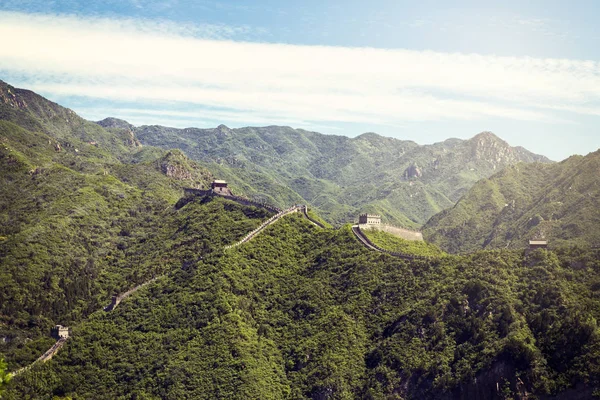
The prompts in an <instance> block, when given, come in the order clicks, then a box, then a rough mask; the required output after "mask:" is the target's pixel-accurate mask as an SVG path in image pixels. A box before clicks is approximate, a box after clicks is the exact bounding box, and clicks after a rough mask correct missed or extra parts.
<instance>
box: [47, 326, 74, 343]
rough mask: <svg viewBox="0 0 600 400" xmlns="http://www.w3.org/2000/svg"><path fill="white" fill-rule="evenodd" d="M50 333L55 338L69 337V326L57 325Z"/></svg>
mask: <svg viewBox="0 0 600 400" xmlns="http://www.w3.org/2000/svg"><path fill="white" fill-rule="evenodd" d="M50 334H51V335H52V337H53V338H54V339H57V340H58V339H67V338H68V337H69V327H67V326H62V325H55V326H54V328H52V330H51V332H50Z"/></svg>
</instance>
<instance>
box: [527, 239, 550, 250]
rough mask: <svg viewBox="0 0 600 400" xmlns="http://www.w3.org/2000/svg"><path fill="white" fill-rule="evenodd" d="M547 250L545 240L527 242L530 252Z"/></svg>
mask: <svg viewBox="0 0 600 400" xmlns="http://www.w3.org/2000/svg"><path fill="white" fill-rule="evenodd" d="M547 248H548V241H547V240H543V239H536V240H530V241H529V249H530V250H535V249H547Z"/></svg>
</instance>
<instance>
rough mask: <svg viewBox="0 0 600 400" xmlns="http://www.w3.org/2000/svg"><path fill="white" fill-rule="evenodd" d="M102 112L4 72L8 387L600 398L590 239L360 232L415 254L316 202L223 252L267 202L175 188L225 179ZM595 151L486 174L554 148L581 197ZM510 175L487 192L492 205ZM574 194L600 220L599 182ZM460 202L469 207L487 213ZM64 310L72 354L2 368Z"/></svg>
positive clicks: (1, 170) (134, 395) (19, 390)
mask: <svg viewBox="0 0 600 400" xmlns="http://www.w3.org/2000/svg"><path fill="white" fill-rule="evenodd" d="M109 122H110V123H109ZM104 125H106V126H100V125H98V124H94V123H91V122H89V121H85V120H83V119H81V118H79V117H78V116H77V115H76V114H75V113H74V112H72V111H71V110H68V109H64V108H62V107H60V106H59V105H57V104H54V103H51V102H49V101H47V100H46V99H43V98H41V97H40V96H37V95H36V94H34V93H32V92H28V91H23V90H20V89H15V88H12V87H10V86H8V85H4V84H2V85H0V183H1V185H2V188H3V190H2V191H0V222H1V223H0V392H2V391H3V392H2V396H3V398H6V399H38V398H41V399H61V398H65V399H67V398H70V399H106V398H111V399H112V398H115V399H158V398H162V399H185V398H206V399H213V398H222V399H236V398H239V399H249V398H250V399H281V398H289V399H302V398H308V399H318V400H320V399H350V398H365V399H471V398H478V399H509V398H521V399H524V398H534V397H536V398H540V399H550V398H557V399H567V398H569V399H570V398H581V399H584V398H590V397H591V396H592V395H593V394H597V388H598V387H599V385H600V336H599V333H600V331H599V330H598V327H597V319H598V318H599V317H600V315H599V314H600V295H599V291H600V279H599V278H598V277H599V276H600V275H599V272H600V257H599V254H598V249H597V248H595V247H593V246H591V245H590V243H589V241H588V240H587V237H586V236H585V235H583V234H581V235H579V236H577V232H575V233H576V236H575V237H576V238H579V239H581V240H574V241H569V240H565V241H563V242H558V243H554V244H553V246H551V247H550V248H549V249H539V250H535V251H530V250H525V249H524V248H523V247H524V243H523V244H522V245H519V246H515V248H508V249H506V248H504V249H494V250H480V249H481V247H483V246H476V247H475V248H472V249H469V250H473V251H472V252H470V253H464V252H463V253H461V254H449V253H446V252H444V251H443V250H448V248H447V246H446V243H445V242H442V243H440V245H441V247H442V249H443V250H442V249H440V248H438V247H437V246H436V245H435V244H431V243H427V242H407V241H404V240H402V239H399V238H396V237H393V236H391V235H389V234H387V233H384V232H377V231H369V230H366V231H365V233H366V235H367V236H368V237H369V239H370V240H371V241H372V242H373V243H376V244H377V245H378V246H380V247H382V248H385V249H388V250H390V251H394V252H400V253H405V254H413V255H418V256H424V257H423V258H422V259H420V258H419V259H414V260H408V259H404V258H401V257H393V256H391V255H388V254H384V253H380V252H377V251H374V250H371V249H367V248H366V247H364V246H363V245H362V244H361V243H360V242H359V241H358V240H357V239H356V238H355V237H354V236H353V233H352V231H351V227H350V226H349V225H342V226H340V227H338V228H336V229H334V228H332V226H331V225H329V224H327V222H326V221H324V220H323V219H322V218H321V216H320V214H319V213H318V212H317V211H315V209H314V208H312V209H311V210H309V212H308V215H309V216H310V218H312V219H314V220H317V221H319V222H320V223H322V224H323V226H325V228H322V227H319V226H316V225H315V224H313V223H311V222H310V221H309V220H308V219H306V218H305V217H304V215H303V213H296V214H291V215H287V216H285V217H282V218H281V219H279V220H277V222H275V223H273V224H271V225H269V226H268V227H267V228H266V229H264V230H263V231H262V232H261V233H260V234H259V235H257V236H256V237H254V238H253V239H252V240H251V241H249V242H247V243H244V244H243V245H240V246H237V247H234V248H229V249H227V250H226V249H225V246H227V245H230V244H233V243H236V242H237V241H239V240H240V239H241V238H243V237H244V236H245V235H246V234H247V233H248V232H250V231H252V230H253V229H255V228H256V227H258V226H259V225H261V223H263V222H264V221H267V220H269V218H271V217H272V216H273V213H272V212H270V211H267V210H265V209H263V208H257V207H248V206H243V205H240V204H238V203H235V202H232V201H230V200H226V199H224V198H220V197H218V196H216V197H211V196H205V197H201V196H187V197H184V191H183V188H185V187H198V188H206V187H208V184H209V183H210V182H211V180H212V179H213V178H214V175H213V174H212V173H211V172H210V171H209V170H207V169H206V168H205V167H203V166H201V165H199V164H197V163H196V162H194V161H193V160H190V159H189V158H188V157H187V156H186V155H185V154H184V153H183V152H182V151H181V150H165V149H160V148H156V147H152V146H141V145H140V143H139V141H138V140H137V138H136V137H135V134H134V133H133V131H132V130H131V127H130V126H128V125H123V124H121V123H119V122H118V121H112V122H111V121H108V122H106V121H105V124H104ZM588 157H590V156H588ZM594 157H596V156H594V155H593V156H591V158H576V159H573V160H572V161H569V162H565V163H561V164H540V163H538V164H527V165H535V166H543V167H539V168H538V169H535V170H530V169H529V167H528V166H525V165H523V164H519V165H518V166H517V167H514V168H513V169H508V170H506V171H505V172H500V173H499V174H498V175H495V176H494V177H492V178H490V180H484V181H481V182H480V183H478V184H477V185H476V186H475V188H474V189H473V190H475V191H476V192H475V193H483V192H485V190H484V191H483V192H482V189H480V187H481V186H482V185H483V186H485V187H489V186H490V185H491V184H490V183H489V182H497V181H500V182H502V181H503V179H504V180H505V181H508V182H517V181H518V180H519V179H521V178H520V172H519V171H533V172H530V173H531V174H537V173H543V171H554V170H556V169H558V168H562V167H561V165H563V164H564V165H573V167H572V168H571V169H569V171H571V172H573V171H576V172H577V174H575V176H576V177H577V179H575V180H574V182H576V183H577V184H573V185H572V187H573V188H574V191H575V192H580V190H579V188H580V187H587V188H590V190H591V188H594V187H595V186H594V183H595V182H596V180H597V178H596V177H595V176H596V175H593V174H592V172H594V168H593V166H594V165H596V164H594V163H595V162H596V161H595V159H596V158H594ZM588 160H591V161H588ZM588 162H589V164H586V163H588ZM583 165H590V166H591V167H590V168H587V169H584V168H582V167H581V166H583ZM536 168H537V167H536ZM569 173H570V172H568V173H567V172H565V175H564V176H565V177H566V178H565V179H567V178H568V177H570V176H574V175H572V174H571V175H569ZM550 175H551V174H550ZM550 175H549V176H550ZM536 176H537V175H536ZM590 176H591V177H590ZM503 177H504V178H503ZM534 178H535V176H534ZM532 179H533V178H532ZM533 181H540V179H538V178H535V179H533ZM494 184H495V183H494ZM515 185H516V183H515ZM500 186H502V185H500V184H498V187H500ZM515 187H516V186H515ZM538 189H539V190H540V192H543V185H542V183H541V182H540V184H539V188H538ZM502 190H504V189H501V188H498V189H493V190H492V192H493V193H495V196H496V197H494V196H488V195H482V198H491V199H493V201H494V202H497V203H498V204H500V203H501V202H503V201H505V200H503V199H500V197H498V196H500V194H499V193H504V192H502ZM536 193H537V192H536ZM585 193H587V192H585ZM593 193H596V192H593ZM559 194H560V192H557V193H554V192H552V193H548V196H547V197H548V198H551V199H552V201H560V200H557V199H558V195H559ZM471 198H473V195H472V194H467V195H466V196H465V197H464V198H463V200H461V201H460V202H459V203H458V205H457V206H456V208H457V209H460V207H465V206H464V204H463V205H461V204H462V203H461V202H463V203H464V202H465V201H466V200H468V199H471ZM499 199H500V200H499ZM532 199H533V197H532ZM576 200H578V201H579V203H573V204H579V205H585V206H586V207H578V210H581V211H582V212H588V213H592V214H593V215H595V217H596V218H597V209H596V210H594V208H593V207H587V205H589V204H593V203H590V202H591V201H594V198H593V196H589V195H588V196H587V197H586V196H585V195H584V196H580V197H577V199H576ZM564 201H566V200H564ZM532 202H534V203H535V204H541V203H540V202H536V201H534V200H532ZM494 204H495V203H494ZM573 207H576V205H573ZM465 209H466V210H468V211H469V212H470V216H471V217H472V218H477V215H479V214H480V213H483V212H488V211H489V210H492V208H485V207H484V209H482V210H476V209H473V208H465ZM453 212H454V211H453ZM528 212H529V211H528ZM531 212H534V211H531ZM594 212H595V213H596V214H594ZM447 213H450V211H449V212H447ZM465 213H467V214H468V212H467V211H465ZM443 215H450V214H443ZM486 215H487V214H486ZM511 215H513V216H514V215H516V214H510V215H507V216H506V221H508V219H509V217H510V216H511ZM553 215H558V214H553ZM544 218H546V217H545V214H544ZM553 218H554V217H553ZM569 218H570V217H569ZM503 221H504V220H503ZM506 221H505V222H506ZM506 224H508V222H506ZM539 225H540V226H545V225H544V224H539ZM450 250H455V249H452V248H451V249H450ZM148 281H151V282H150V283H149V284H147V285H146V286H144V287H143V288H141V289H140V290H138V291H136V292H135V293H133V294H132V295H131V296H129V297H127V298H125V299H124V300H123V301H122V302H121V303H120V304H119V306H118V307H116V308H115V309H114V310H112V311H104V310H103V308H104V307H105V306H106V305H108V304H109V302H110V301H111V297H112V296H113V295H116V294H121V293H124V292H126V291H128V290H130V289H131V288H133V287H135V286H136V285H139V284H141V283H143V282H148ZM56 324H62V325H66V326H68V327H69V328H70V331H71V334H70V338H69V339H68V340H67V341H66V343H65V345H64V346H63V347H62V349H61V350H60V351H59V352H58V353H57V354H56V355H55V356H54V357H53V358H52V359H51V360H49V361H47V362H38V363H35V364H34V365H33V367H32V368H31V369H29V370H27V371H25V372H23V373H20V374H17V375H14V376H13V377H12V379H10V380H9V379H8V378H9V376H8V375H6V372H7V371H10V372H14V371H16V370H18V369H19V368H21V367H25V366H28V365H31V363H32V362H34V361H35V360H36V359H37V358H38V357H39V356H40V355H41V354H43V353H44V352H45V351H46V350H47V349H49V348H50V347H51V346H52V345H53V343H55V339H53V338H51V337H50V335H49V333H50V329H51V328H52V327H53V326H54V325H56ZM2 360H4V361H2ZM8 380H9V381H8ZM7 381H8V382H7Z"/></svg>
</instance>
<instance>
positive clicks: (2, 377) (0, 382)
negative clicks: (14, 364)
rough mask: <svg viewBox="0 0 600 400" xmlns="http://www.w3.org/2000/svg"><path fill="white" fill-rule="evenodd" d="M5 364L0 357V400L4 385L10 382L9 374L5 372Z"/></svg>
mask: <svg viewBox="0 0 600 400" xmlns="http://www.w3.org/2000/svg"><path fill="white" fill-rule="evenodd" d="M6 366H7V365H6V362H4V358H3V357H2V356H0V398H1V397H2V392H3V391H4V388H5V386H6V384H7V383H8V382H9V381H10V378H11V376H10V374H9V373H8V371H7V370H6Z"/></svg>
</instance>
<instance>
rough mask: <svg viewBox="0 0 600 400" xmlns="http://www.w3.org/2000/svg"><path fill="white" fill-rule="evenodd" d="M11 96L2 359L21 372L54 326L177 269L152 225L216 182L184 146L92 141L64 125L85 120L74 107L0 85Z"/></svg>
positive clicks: (0, 151) (2, 105) (4, 159)
mask: <svg viewBox="0 0 600 400" xmlns="http://www.w3.org/2000/svg"><path fill="white" fill-rule="evenodd" d="M3 91H4V92H3ZM15 92H16V93H19V92H25V94H26V96H25V97H24V98H20V97H19V96H16V97H15V98H10V99H8V100H6V97H2V98H1V99H0V110H7V109H10V113H4V114H2V117H3V118H10V119H12V120H13V122H10V121H8V120H0V186H1V187H2V190H0V338H1V339H2V342H1V343H3V345H2V347H1V348H0V351H1V352H3V353H4V352H5V351H7V352H9V353H11V354H13V355H14V357H15V358H13V361H16V362H17V364H21V363H26V362H29V361H31V359H32V357H34V358H35V357H37V356H39V355H40V354H41V352H42V351H43V349H44V347H47V346H46V345H47V344H48V342H49V341H50V339H49V338H48V337H47V336H48V335H47V333H48V329H50V327H51V326H53V325H54V324H57V323H64V324H70V323H72V322H74V321H79V320H81V319H82V318H85V317H86V316H87V315H89V314H90V313H91V312H93V311H96V310H98V309H99V308H101V307H102V306H104V305H106V303H107V302H108V301H109V300H110V297H111V296H112V295H113V294H114V293H118V292H121V291H123V290H125V289H127V288H130V287H132V286H133V285H135V284H136V283H140V282H143V281H144V280H146V279H148V278H149V277H152V276H155V275H160V274H162V273H164V272H165V271H168V270H170V268H172V266H173V265H174V264H175V265H177V266H179V265H180V264H181V260H180V259H177V260H175V259H173V260H171V259H170V258H169V257H166V258H165V257H163V256H160V254H161V249H162V247H161V246H160V245H159V244H157V243H156V241H157V239H156V237H157V234H158V232H159V228H160V227H161V226H162V223H163V221H165V219H168V218H170V215H171V213H172V210H173V206H174V205H175V203H176V202H177V201H178V200H179V199H180V198H181V196H182V194H183V190H182V188H183V187H188V186H200V187H206V186H207V185H208V182H210V180H212V175H211V174H210V173H209V172H208V171H207V170H205V169H203V168H201V167H199V166H198V165H197V164H196V163H194V162H193V161H190V160H189V159H187V158H186V157H185V156H184V155H183V154H182V153H181V152H180V151H179V150H173V151H165V150H161V149H152V148H149V147H147V148H143V149H142V148H140V147H139V146H137V145H131V146H130V145H127V144H126V143H122V142H120V136H119V135H118V134H115V133H114V132H109V131H105V130H104V129H102V128H101V127H99V126H98V125H96V124H91V123H88V122H82V123H81V125H79V126H78V127H77V129H81V131H80V133H82V134H85V135H87V134H89V135H92V136H90V137H86V138H85V139H86V140H87V139H90V138H92V139H94V141H93V142H94V143H88V142H86V141H84V140H82V139H81V138H80V137H78V136H77V135H75V134H74V133H73V131H71V130H70V129H71V128H70V127H69V125H68V123H67V122H66V120H65V121H62V122H61V119H63V118H67V117H65V115H67V116H68V118H69V121H76V122H77V121H79V122H81V120H80V119H79V120H78V118H79V117H77V116H76V115H74V114H71V112H69V110H66V109H64V108H62V107H60V106H58V105H55V104H54V103H50V102H47V101H46V100H45V99H43V98H41V97H40V96H37V95H35V94H33V93H32V92H27V91H17V90H15V89H14V88H12V87H10V86H1V87H0V93H4V94H5V95H6V94H7V93H15ZM49 113H54V117H52V118H50V117H47V115H48V114H49ZM14 121H16V122H19V123H23V124H24V125H26V126H29V127H32V129H36V130H35V131H29V130H26V129H24V128H23V127H20V126H18V125H16V124H15V123H14ZM23 121H25V122H23ZM88 128H89V130H88ZM120 159H121V160H130V162H121V161H119V160H120ZM259 217H261V218H262V217H264V214H259ZM246 229H247V226H244V227H243V229H242V231H243V232H246ZM157 260H160V261H159V262H157ZM31 340H33V341H32V342H30V343H33V345H32V346H33V347H29V348H24V347H23V346H24V343H28V342H29V341H31ZM13 365H14V364H13Z"/></svg>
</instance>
